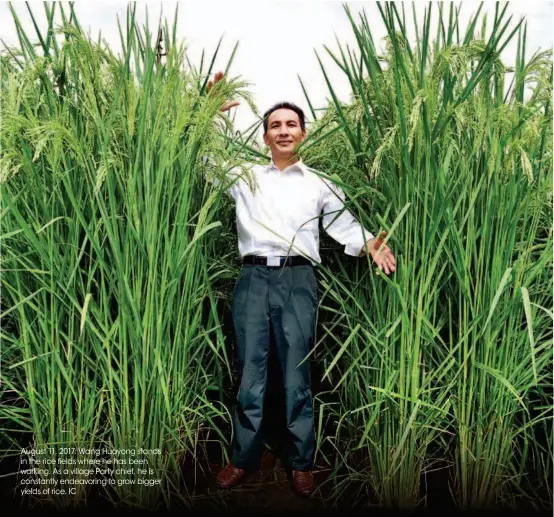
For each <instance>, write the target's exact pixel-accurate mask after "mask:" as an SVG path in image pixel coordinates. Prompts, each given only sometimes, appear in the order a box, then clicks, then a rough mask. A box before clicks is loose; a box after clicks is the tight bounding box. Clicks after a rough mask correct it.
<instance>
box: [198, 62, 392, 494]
mask: <svg viewBox="0 0 554 517" xmlns="http://www.w3.org/2000/svg"><path fill="white" fill-rule="evenodd" d="M222 79H223V73H222V72H218V73H217V74H216V75H215V77H214V80H213V81H209V83H208V91H211V89H212V88H213V87H214V86H215V85H216V84H217V83H218V81H220V80H222ZM238 104H239V102H238V101H234V102H227V103H225V104H224V105H223V106H222V107H221V108H220V109H221V111H227V110H229V109H230V108H232V107H233V106H236V105H238ZM263 124H264V142H265V143H266V145H268V146H269V148H270V150H271V157H272V161H271V164H270V165H268V166H263V165H254V166H253V167H252V169H251V171H252V174H253V176H254V179H255V181H256V184H257V186H258V188H259V190H257V192H256V193H253V192H252V190H251V189H250V187H249V185H248V183H247V182H245V181H242V180H240V179H239V180H238V181H235V182H234V183H233V185H232V187H231V188H230V192H229V193H230V194H231V195H232V197H233V198H234V200H235V204H236V214H237V230H238V239H239V252H240V255H241V257H242V258H243V266H242V270H241V273H240V276H239V278H238V280H237V283H236V285H235V290H234V293H233V323H234V330H235V335H236V348H237V355H238V362H239V366H240V368H241V382H240V387H239V391H238V395H237V400H236V404H235V407H234V409H233V426H234V438H233V445H232V457H231V463H230V464H229V465H227V466H226V467H225V468H223V469H222V470H221V471H220V472H219V474H218V476H217V484H218V486H219V487H221V488H229V487H232V486H235V485H236V484H237V483H238V482H239V481H240V480H241V479H242V478H243V477H244V475H245V474H246V472H247V471H249V470H250V469H252V468H253V467H255V465H256V463H257V460H258V458H259V456H260V454H261V447H262V436H261V431H262V413H263V403H264V394H265V389H266V381H267V359H268V355H269V343H270V333H273V336H274V338H275V344H276V348H277V356H278V360H279V364H280V367H281V373H282V376H283V380H284V385H285V403H286V420H287V422H286V423H287V429H288V432H289V444H290V454H289V465H288V467H289V468H290V469H291V470H292V481H293V486H294V489H295V490H296V492H297V493H298V494H300V495H304V496H307V495H309V494H311V493H312V492H313V491H314V489H315V483H314V478H313V474H312V468H313V458H314V448H315V437H314V422H313V420H314V419H313V405H312V393H311V389H310V368H309V362H308V361H304V362H303V363H302V364H300V363H301V362H302V360H303V359H304V358H305V357H306V356H307V355H308V353H309V352H310V350H311V349H312V346H313V341H314V334H315V316H316V307H317V280H316V277H315V273H314V262H315V263H317V262H320V257H319V233H318V232H319V230H318V220H319V216H320V214H321V213H322V212H323V227H324V228H325V230H326V232H327V233H328V234H329V235H330V236H331V237H332V238H334V239H335V240H337V241H338V242H340V243H341V244H344V245H345V253H346V254H348V255H353V256H362V255H364V254H366V253H369V254H370V255H371V257H372V258H373V260H374V261H375V263H376V264H377V265H378V266H379V268H380V269H381V270H384V271H385V273H386V274H387V275H389V274H390V273H391V272H394V271H395V269H396V260H395V258H394V255H393V254H392V252H391V250H390V248H389V247H388V246H386V245H382V241H380V239H375V237H374V236H373V235H372V234H371V233H370V232H368V231H367V230H365V233H362V231H363V230H362V227H361V226H360V224H359V223H358V222H357V221H356V220H355V219H354V217H353V216H352V215H351V214H350V212H348V211H347V210H345V211H344V212H342V214H341V215H340V216H339V217H337V213H338V212H339V211H340V210H341V208H343V206H344V203H343V200H344V193H343V192H342V190H341V189H340V188H337V187H336V186H334V185H332V183H331V182H329V181H327V180H323V179H322V178H321V177H319V176H317V175H316V174H315V173H314V172H312V170H311V169H310V168H308V167H307V166H306V165H305V164H304V163H303V162H302V161H301V160H300V159H299V158H298V156H297V155H296V148H297V146H298V145H299V144H300V143H301V142H302V141H303V140H304V139H305V137H306V129H305V118H304V113H303V112H302V110H301V109H300V108H299V107H297V106H295V105H294V104H291V103H280V104H277V105H275V106H273V107H272V108H270V109H269V110H268V111H267V112H266V113H265V114H264V120H263ZM335 218H336V219H335ZM363 235H366V239H367V241H365V239H364V237H363ZM379 250H380V253H378V251H379Z"/></svg>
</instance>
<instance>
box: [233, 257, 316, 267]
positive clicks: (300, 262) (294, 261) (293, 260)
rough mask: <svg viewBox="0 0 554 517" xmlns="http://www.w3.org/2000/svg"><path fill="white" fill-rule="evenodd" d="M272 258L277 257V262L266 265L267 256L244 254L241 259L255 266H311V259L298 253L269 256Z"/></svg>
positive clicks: (244, 262)
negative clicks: (286, 255)
mask: <svg viewBox="0 0 554 517" xmlns="http://www.w3.org/2000/svg"><path fill="white" fill-rule="evenodd" d="M271 258H272V259H279V263H278V264H277V263H275V264H271V265H269V266H268V265H267V257H259V256H257V255H246V256H245V257H244V258H243V259H242V263H243V264H252V265H256V266H267V267H283V266H313V264H312V263H311V261H309V260H308V259H306V258H304V257H301V256H299V255H292V256H291V255H289V256H288V257H271ZM270 262H271V261H270Z"/></svg>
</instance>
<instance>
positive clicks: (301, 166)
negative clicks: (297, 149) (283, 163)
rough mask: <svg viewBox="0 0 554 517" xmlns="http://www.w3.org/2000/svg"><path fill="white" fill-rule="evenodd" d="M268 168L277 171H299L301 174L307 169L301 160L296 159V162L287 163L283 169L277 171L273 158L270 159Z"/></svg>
mask: <svg viewBox="0 0 554 517" xmlns="http://www.w3.org/2000/svg"><path fill="white" fill-rule="evenodd" d="M268 168H269V169H271V170H274V171H277V172H285V171H287V172H288V171H296V172H301V173H302V174H305V173H306V170H307V167H306V164H305V163H304V162H303V161H302V160H298V161H297V162H296V163H293V164H292V165H289V166H288V167H287V168H286V169H285V170H284V171H279V169H277V166H276V165H275V163H274V162H273V159H271V163H270V164H269V165H268Z"/></svg>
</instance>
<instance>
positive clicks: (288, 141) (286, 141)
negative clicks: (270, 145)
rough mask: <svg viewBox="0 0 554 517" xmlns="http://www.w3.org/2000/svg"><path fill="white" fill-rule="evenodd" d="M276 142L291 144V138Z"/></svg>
mask: <svg viewBox="0 0 554 517" xmlns="http://www.w3.org/2000/svg"><path fill="white" fill-rule="evenodd" d="M277 143H278V144H281V145H283V144H292V140H282V141H281V142H277Z"/></svg>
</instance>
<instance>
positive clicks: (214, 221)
mask: <svg viewBox="0 0 554 517" xmlns="http://www.w3.org/2000/svg"><path fill="white" fill-rule="evenodd" d="M62 5H63V4H56V3H52V4H47V3H44V4H43V5H42V6H41V7H40V8H39V7H38V6H35V7H34V8H33V9H31V8H30V7H29V12H31V13H32V16H33V17H36V18H37V19H38V17H39V16H40V17H43V18H45V19H46V20H48V26H49V29H48V30H47V31H46V32H41V31H40V30H39V29H38V28H37V27H38V25H37V24H35V26H34V27H27V26H23V24H22V23H21V21H20V20H19V18H18V15H17V12H16V10H14V9H11V13H12V16H13V22H14V23H15V24H16V27H17V30H18V35H19V45H18V47H17V48H11V47H8V48H5V49H4V50H3V51H2V54H1V71H0V74H1V97H0V101H1V124H2V126H1V131H0V149H1V154H0V164H1V166H0V174H1V176H0V180H1V201H2V206H1V211H0V225H1V241H0V242H1V260H2V265H1V268H2V275H1V289H2V290H1V301H2V308H1V310H0V314H1V319H2V328H1V339H2V348H1V372H0V375H1V392H2V402H1V405H0V417H1V420H2V426H1V427H2V431H1V432H2V446H1V449H2V455H3V460H2V463H3V464H4V466H5V467H3V473H4V475H5V480H4V481H5V484H6V486H11V487H15V486H16V485H17V483H18V480H19V477H18V476H17V470H18V469H19V468H20V463H19V462H20V458H21V456H22V455H21V450H22V448H23V447H26V448H34V449H37V450H38V449H43V450H44V451H45V453H44V455H43V459H44V460H47V459H49V460H52V461H56V459H57V458H59V457H60V455H61V452H60V451H61V450H64V451H71V452H69V453H65V455H64V458H66V459H68V460H76V461H77V460H84V459H86V460H92V459H94V458H95V453H94V450H102V449H104V450H110V449H118V450H122V451H127V453H125V454H123V455H122V457H123V458H126V459H127V460H129V459H130V458H131V457H132V458H133V459H134V460H135V459H144V458H147V459H148V464H149V467H150V468H151V469H153V470H154V471H155V477H156V478H158V479H159V480H160V483H159V484H156V485H154V486H147V485H145V484H144V483H139V480H140V479H143V478H144V476H143V475H142V474H139V473H138V470H137V469H135V471H134V473H133V474H131V475H127V474H117V475H115V476H114V479H115V480H116V482H115V483H114V484H113V485H110V484H106V485H105V486H104V485H102V483H101V482H100V481H101V478H102V476H99V477H98V480H99V481H98V483H97V484H94V485H87V484H84V482H83V484H76V485H75V488H76V491H75V493H73V494H67V493H66V494H57V495H52V494H49V495H48V496H45V497H42V498H39V499H40V500H41V502H43V503H44V504H46V505H49V506H53V507H54V508H57V509H63V508H76V507H78V506H82V505H83V504H89V503H90V501H93V500H97V499H100V498H105V499H107V500H108V501H111V502H114V503H118V504H123V505H124V506H127V507H131V508H135V507H141V508H150V509H153V508H164V507H165V508H169V507H175V506H176V505H183V507H184V508H191V507H193V506H194V501H195V500H196V498H197V497H198V495H199V494H198V490H197V481H198V479H200V478H202V477H203V476H204V477H206V476H209V473H208V472H206V471H205V470H206V466H207V465H209V464H210V463H214V462H215V463H217V464H219V465H223V464H225V463H227V462H228V460H229V458H228V446H229V443H230V438H231V431H232V430H231V414H230V409H231V404H232V401H233V397H234V393H235V391H236V389H237V372H236V369H235V368H234V365H235V363H234V357H233V351H234V348H233V345H234V336H233V329H232V323H231V320H230V317H229V315H230V307H231V299H232V291H233V287H234V282H235V279H236V277H237V274H238V270H239V267H240V263H239V258H240V257H239V256H238V250H237V244H236V243H237V237H236V228H235V221H234V206H233V205H232V203H231V200H230V199H229V198H228V197H227V196H225V194H224V193H223V188H222V187H224V186H225V182H226V181H227V178H226V176H225V171H226V170H227V168H228V167H229V166H230V165H233V164H237V165H238V164H241V163H244V162H245V161H257V162H260V163H267V162H268V161H269V158H270V156H269V154H268V152H267V149H264V148H263V146H262V145H260V144H258V143H257V140H256V132H257V130H258V129H259V126H260V124H256V125H254V126H253V127H252V128H251V129H250V130H249V131H248V132H246V133H245V134H244V135H237V134H236V132H235V131H234V127H233V121H232V120H230V119H229V118H228V117H227V116H226V115H224V114H222V113H221V112H220V111H219V107H220V106H221V105H222V103H223V102H225V101H226V100H229V99H235V100H237V99H240V100H244V103H246V104H248V105H250V106H251V108H252V109H253V111H254V112H257V106H256V104H255V101H254V99H253V97H252V95H251V94H250V93H249V91H248V88H247V87H248V83H247V82H246V81H245V80H243V79H242V78H240V77H233V76H232V62H233V57H234V55H235V51H236V50H237V49H236V47H235V49H234V50H233V52H232V53H231V55H230V56H227V59H228V61H227V66H226V70H225V72H226V77H227V78H228V80H226V81H224V82H223V83H222V84H221V85H220V87H219V88H218V89H217V92H216V93H214V94H211V95H206V88H207V83H208V80H209V79H210V76H211V75H213V73H214V72H215V70H214V62H215V59H216V57H217V55H218V53H219V51H220V49H219V47H218V48H217V49H216V50H215V52H214V54H213V55H212V56H210V57H207V56H204V55H203V57H202V60H201V61H200V62H199V63H191V62H190V60H189V59H188V57H187V54H186V48H185V47H184V45H183V44H182V43H181V39H182V38H181V35H180V34H179V31H178V27H177V24H176V19H177V16H175V17H174V20H173V22H172V23H170V22H168V21H165V22H164V24H162V27H163V29H164V31H165V34H166V40H165V45H166V53H167V55H166V56H165V57H164V59H163V60H160V59H158V56H157V53H156V52H157V34H158V29H159V27H158V25H155V26H154V25H153V26H149V25H148V24H147V25H146V26H144V27H140V26H139V25H138V24H137V22H136V19H135V15H136V11H135V7H129V9H128V11H127V17H126V19H125V20H121V21H120V24H119V29H120V37H121V42H122V48H123V55H122V56H117V55H116V54H115V53H114V52H113V51H112V50H111V49H110V47H109V46H108V45H107V44H106V42H105V41H102V40H101V39H98V41H96V40H93V39H90V38H89V37H88V36H86V35H85V33H84V31H83V30H82V28H81V26H80V24H79V21H78V19H77V17H76V15H75V12H74V9H73V6H72V5H71V4H70V8H69V10H68V9H67V8H65V9H64V7H62ZM378 5H379V9H380V12H381V19H380V20H378V23H380V24H383V25H384V26H385V27H386V29H387V34H388V38H387V41H386V50H385V52H384V53H383V52H381V51H380V50H378V49H377V47H376V42H375V41H374V39H373V36H372V32H371V29H370V25H371V24H370V23H369V21H368V19H367V17H366V16H365V15H364V14H363V12H362V13H361V14H360V15H359V16H354V14H353V13H352V12H351V10H350V9H349V8H348V6H346V5H345V7H344V16H346V17H348V19H349V21H350V24H351V27H352V31H353V33H354V34H355V37H356V42H357V47H356V48H350V47H348V48H347V47H346V46H345V45H341V44H340V42H338V43H339V50H338V51H332V50H330V48H328V47H326V48H325V55H323V54H321V52H320V51H317V56H316V59H318V60H319V63H320V64H321V74H322V78H323V80H324V81H326V83H327V86H328V89H329V97H330V99H331V100H332V102H331V103H330V104H329V105H328V106H324V107H317V106H314V105H313V103H312V102H311V101H310V97H309V95H310V92H309V91H307V90H306V89H305V88H304V92H305V95H306V99H307V101H308V103H309V105H310V113H308V115H309V116H310V124H309V126H308V134H309V137H308V138H307V139H306V140H305V141H304V142H303V144H302V146H301V148H300V149H299V154H300V156H302V159H303V160H304V161H305V163H307V164H308V165H309V166H310V167H314V168H316V169H318V170H320V171H324V172H325V174H326V175H328V177H329V178H330V179H331V180H332V181H333V182H335V183H336V184H337V185H339V186H340V187H341V188H343V189H344V191H345V192H346V194H347V207H348V209H349V210H350V211H351V212H352V213H353V214H354V215H355V216H356V217H357V218H358V220H359V221H360V222H362V224H363V225H364V227H366V228H371V229H375V230H376V231H377V230H385V231H386V232H387V240H386V241H385V242H386V243H387V244H388V245H390V247H391V248H392V250H393V251H394V253H395V257H396V260H397V267H396V272H395V273H394V274H393V275H391V276H390V277H387V276H386V275H384V274H383V273H382V272H381V271H380V270H379V269H377V268H376V267H375V266H374V265H372V263H371V259H370V258H369V257H366V258H359V259H356V258H353V257H348V256H346V255H344V253H343V251H342V249H341V248H340V246H339V245H338V244H337V243H335V242H334V241H332V240H331V239H330V238H328V237H327V236H325V234H323V233H322V241H321V255H322V259H323V265H322V266H321V267H318V272H317V275H318V282H319V291H320V292H319V308H318V320H317V328H316V335H317V340H316V341H317V342H316V346H315V348H314V351H313V354H312V356H311V358H310V359H311V360H313V368H314V371H315V372H316V375H315V376H312V378H313V379H314V387H313V388H314V389H313V392H314V396H315V412H316V419H315V420H316V423H317V428H316V436H317V452H316V464H317V465H319V466H320V467H321V468H322V469H323V468H324V469H326V478H325V481H324V482H323V483H322V484H321V492H320V493H318V494H317V497H321V498H322V499H323V501H324V502H325V504H326V505H328V506H330V507H340V508H346V507H359V508H361V507H368V506H378V507H382V508H386V509H400V510H412V509H415V508H424V507H426V506H428V503H429V500H430V499H432V498H433V497H436V493H435V494H433V491H432V490H433V489H431V488H429V486H435V489H434V490H435V491H436V490H437V489H436V486H437V485H436V481H433V480H437V479H439V478H440V479H441V480H445V482H444V483H443V485H444V487H443V489H442V490H444V493H443V494H442V497H445V498H448V499H449V500H451V503H452V505H453V506H454V507H456V508H459V509H475V508H480V509H483V508H484V509H495V508H504V509H510V508H511V509H522V508H524V509H526V511H544V510H551V509H552V482H553V478H552V459H553V458H552V447H551V445H552V439H553V435H552V383H553V378H552V358H553V357H552V317H553V314H552V305H553V297H552V282H553V277H552V272H553V257H552V245H553V242H552V208H553V207H552V102H551V101H552V51H551V50H544V51H540V52H537V53H535V54H532V55H530V54H529V52H528V51H527V49H526V37H527V31H528V30H532V29H533V28H532V27H528V26H527V25H526V23H525V21H518V20H515V19H513V17H512V16H511V15H510V9H509V5H507V4H506V5H504V4H496V11H495V16H494V20H492V19H490V18H489V19H487V18H486V16H484V15H483V14H482V13H481V8H479V9H477V10H476V12H475V13H474V14H473V16H472V18H471V21H470V23H469V24H468V25H467V26H463V27H462V26H460V25H461V24H460V23H458V20H459V17H458V12H457V9H456V8H455V6H454V5H453V4H434V3H432V4H428V5H427V6H426V7H422V6H419V5H418V7H417V8H418V9H424V10H425V16H424V23H423V24H419V25H418V24H417V22H416V13H415V9H416V7H415V6H414V5H412V4H401V3H395V2H392V3H379V4H378ZM435 19H439V20H440V23H438V29H437V31H436V32H431V29H430V28H431V25H432V24H431V21H432V20H435ZM372 23H377V21H373V22H372ZM408 27H410V30H415V34H416V38H415V41H411V39H410V38H409V37H408V32H407V28H408ZM35 28H36V30H35ZM514 41H515V42H517V59H516V63H515V66H508V65H507V64H506V63H505V62H504V60H503V51H504V50H505V48H506V46H507V45H508V44H509V43H510V42H514ZM330 66H338V67H339V68H340V69H341V71H342V73H344V75H345V77H346V78H347V80H348V82H349V84H350V85H351V90H352V91H351V96H350V100H349V102H347V103H345V102H341V101H340V100H339V99H338V97H337V95H336V93H335V90H334V89H333V84H331V82H330V81H329V79H328V77H329V75H328V70H329V67H330ZM260 123H261V122H260ZM206 156H209V157H210V161H209V164H207V163H206V161H205V160H204V157H206ZM211 175H213V176H214V177H217V178H218V179H220V180H221V181H220V182H219V183H218V182H213V181H211V178H210V176H211ZM372 231H373V230H372ZM374 233H376V232H374ZM139 449H144V450H155V449H159V450H160V453H159V454H155V455H152V454H147V453H144V454H141V453H137V454H135V453H134V451H139ZM131 451H133V453H131ZM184 466H186V468H184ZM64 472H65V471H63V470H62V471H61V472H59V473H56V474H52V473H50V474H49V476H48V477H49V478H52V477H55V478H56V479H57V480H58V482H60V483H61V481H62V479H66V480H67V479H70V478H71V479H77V478H78V479H83V480H84V479H85V478H86V477H87V475H86V474H83V475H76V474H70V473H69V472H67V473H64ZM429 483H430V485H429ZM433 483H435V484H433ZM211 498H212V503H213V505H214V507H217V508H224V506H225V501H224V499H223V498H222V497H221V496H220V495H219V494H212V496H211Z"/></svg>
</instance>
